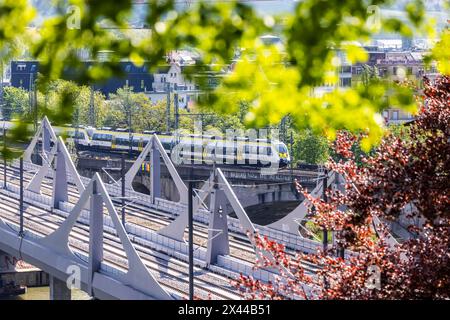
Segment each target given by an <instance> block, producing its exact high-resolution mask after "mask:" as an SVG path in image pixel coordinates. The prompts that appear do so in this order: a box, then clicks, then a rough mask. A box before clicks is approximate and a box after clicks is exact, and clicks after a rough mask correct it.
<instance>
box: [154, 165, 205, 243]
mask: <svg viewBox="0 0 450 320" xmlns="http://www.w3.org/2000/svg"><path fill="white" fill-rule="evenodd" d="M213 185H214V174H212V175H211V176H210V178H209V179H208V180H207V181H206V182H205V183H204V184H203V186H202V188H201V189H200V191H199V194H198V196H196V197H194V202H193V212H194V214H195V213H196V212H197V211H198V210H199V209H200V208H201V207H202V206H203V202H204V201H205V199H206V197H207V196H208V194H209V192H210V191H211V188H212V187H213ZM186 200H187V199H186ZM188 218H189V217H188V207H187V206H186V207H185V210H183V212H181V214H180V215H179V216H178V217H177V218H176V219H175V220H174V221H172V222H171V223H170V224H169V225H167V226H165V227H163V228H161V229H160V230H158V233H159V234H161V235H163V236H166V237H169V238H172V239H175V240H178V241H182V240H183V238H184V231H185V229H186V227H187V225H188Z"/></svg>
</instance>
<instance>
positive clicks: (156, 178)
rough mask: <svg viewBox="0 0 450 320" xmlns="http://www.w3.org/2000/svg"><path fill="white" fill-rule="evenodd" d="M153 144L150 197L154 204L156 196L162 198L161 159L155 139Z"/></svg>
mask: <svg viewBox="0 0 450 320" xmlns="http://www.w3.org/2000/svg"><path fill="white" fill-rule="evenodd" d="M152 144H153V146H152V149H151V151H150V175H151V176H150V199H151V201H152V203H153V204H154V203H155V199H156V198H161V159H160V154H159V150H158V148H157V147H156V142H155V141H154V139H153V140H152Z"/></svg>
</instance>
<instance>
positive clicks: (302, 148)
mask: <svg viewBox="0 0 450 320" xmlns="http://www.w3.org/2000/svg"><path fill="white" fill-rule="evenodd" d="M293 138H294V145H293V149H294V153H293V155H292V157H293V158H294V160H295V161H298V162H303V163H311V164H324V163H325V162H326V161H327V160H328V157H329V149H330V147H329V142H328V140H327V139H326V138H325V137H324V136H320V135H317V134H314V133H312V132H311V130H303V131H301V132H299V133H295V134H294V136H293Z"/></svg>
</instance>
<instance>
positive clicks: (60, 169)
mask: <svg viewBox="0 0 450 320" xmlns="http://www.w3.org/2000/svg"><path fill="white" fill-rule="evenodd" d="M61 148H62V146H61V144H59V143H58V146H57V154H56V169H55V175H54V177H53V207H54V208H56V209H58V208H59V202H60V201H63V202H67V201H69V195H68V189H67V171H66V166H67V165H66V160H68V159H65V157H66V155H65V154H64V153H63V152H62V150H61Z"/></svg>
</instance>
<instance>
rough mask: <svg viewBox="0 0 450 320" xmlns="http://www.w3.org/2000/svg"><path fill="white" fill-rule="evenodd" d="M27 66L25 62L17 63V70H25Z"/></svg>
mask: <svg viewBox="0 0 450 320" xmlns="http://www.w3.org/2000/svg"><path fill="white" fill-rule="evenodd" d="M26 68H27V66H26V65H25V64H18V65H17V71H25V69H26Z"/></svg>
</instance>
